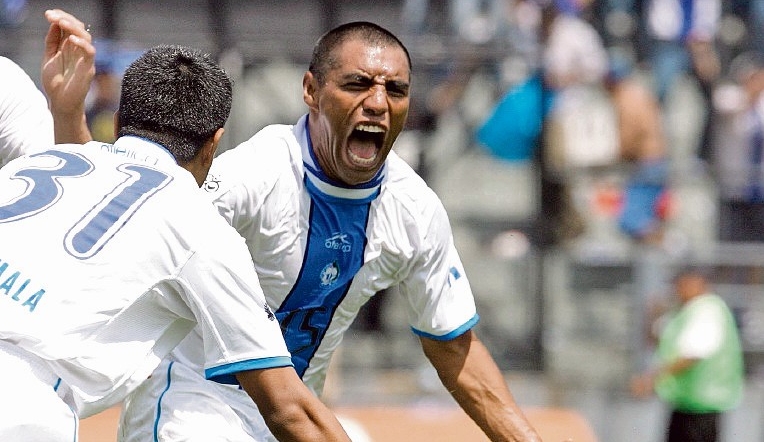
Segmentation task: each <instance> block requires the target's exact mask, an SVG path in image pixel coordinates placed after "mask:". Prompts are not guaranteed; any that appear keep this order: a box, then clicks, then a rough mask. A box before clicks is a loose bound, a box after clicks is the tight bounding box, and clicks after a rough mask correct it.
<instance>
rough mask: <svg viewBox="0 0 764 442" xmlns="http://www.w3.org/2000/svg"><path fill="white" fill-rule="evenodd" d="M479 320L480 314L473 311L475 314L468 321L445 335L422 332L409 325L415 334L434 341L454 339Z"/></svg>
mask: <svg viewBox="0 0 764 442" xmlns="http://www.w3.org/2000/svg"><path fill="white" fill-rule="evenodd" d="M479 320H480V315H478V314H477V313H475V316H473V317H472V318H471V319H470V320H469V321H467V322H465V323H464V324H462V325H461V327H459V328H457V329H456V330H453V331H452V332H450V333H446V334H445V335H433V334H430V333H427V332H423V331H421V330H417V329H415V328H414V327H411V331H413V332H414V334H415V335H418V336H422V337H424V338H430V339H434V340H436V341H450V340H452V339H456V338H458V337H459V336H461V335H463V334H464V333H465V332H466V331H467V330H469V329H471V328H472V327H474V326H475V324H477V323H478V321H479Z"/></svg>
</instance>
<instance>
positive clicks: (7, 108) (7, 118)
mask: <svg viewBox="0 0 764 442" xmlns="http://www.w3.org/2000/svg"><path fill="white" fill-rule="evenodd" d="M6 64H7V66H6ZM0 68H2V70H3V76H4V77H5V78H4V80H6V84H5V86H3V87H0V106H1V107H2V109H0V112H2V113H3V121H2V122H0V166H2V165H4V164H5V163H7V162H9V161H11V160H13V159H15V158H18V157H20V156H22V155H27V154H30V153H35V152H40V151H42V150H45V149H48V148H49V147H51V146H53V117H52V116H51V115H50V112H49V111H48V102H47V100H46V98H45V96H44V95H43V94H42V92H41V91H40V90H39V89H37V87H36V86H35V84H34V83H33V82H32V79H31V78H29V76H28V75H27V74H26V73H25V72H24V71H23V70H21V68H19V67H18V66H16V65H13V64H10V62H7V63H3V64H1V65H0ZM12 89H13V90H12Z"/></svg>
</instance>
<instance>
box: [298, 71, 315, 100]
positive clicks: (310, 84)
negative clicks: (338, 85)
mask: <svg viewBox="0 0 764 442" xmlns="http://www.w3.org/2000/svg"><path fill="white" fill-rule="evenodd" d="M316 83H317V80H316V77H315V76H314V75H313V73H312V72H310V71H306V72H305V75H303V76H302V100H303V101H304V102H305V104H307V105H308V107H309V108H311V109H313V108H315V107H316V106H317V105H318V100H317V98H316V91H317V90H318V85H317V84H316Z"/></svg>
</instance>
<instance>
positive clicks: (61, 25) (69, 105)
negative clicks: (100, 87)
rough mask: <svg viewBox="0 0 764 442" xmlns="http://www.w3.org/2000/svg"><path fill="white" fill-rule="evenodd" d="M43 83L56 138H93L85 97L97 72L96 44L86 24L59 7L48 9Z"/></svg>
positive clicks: (80, 139) (80, 140)
mask: <svg viewBox="0 0 764 442" xmlns="http://www.w3.org/2000/svg"><path fill="white" fill-rule="evenodd" d="M45 18H46V19H47V20H48V22H49V23H50V27H49V28H48V34H47V35H46V36H45V53H44V55H43V60H42V72H41V77H42V84H43V88H44V89H45V93H46V95H47V96H48V106H49V107H50V110H51V113H52V114H53V120H54V123H55V131H56V142H58V143H61V142H84V141H88V140H90V132H89V131H87V129H86V127H87V126H86V124H85V97H86V96H87V93H88V91H89V90H90V84H91V82H92V81H93V77H94V76H95V53H96V50H95V46H93V44H92V36H91V35H90V32H89V31H88V29H87V28H86V26H85V24H84V23H83V22H82V21H80V20H79V19H77V18H76V17H75V16H73V15H71V14H69V13H67V12H65V11H62V10H60V9H51V10H47V11H45Z"/></svg>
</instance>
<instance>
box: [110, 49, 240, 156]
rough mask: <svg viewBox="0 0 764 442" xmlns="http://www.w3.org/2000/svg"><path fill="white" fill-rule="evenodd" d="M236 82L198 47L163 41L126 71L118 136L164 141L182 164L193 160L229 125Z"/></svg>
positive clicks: (123, 81) (120, 102) (123, 80)
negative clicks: (220, 130)
mask: <svg viewBox="0 0 764 442" xmlns="http://www.w3.org/2000/svg"><path fill="white" fill-rule="evenodd" d="M232 90H233V85H232V81H231V79H230V77H229V76H228V74H226V73H225V71H223V69H221V68H220V67H219V66H218V65H217V63H215V61H213V60H212V58H211V57H210V56H209V55H207V54H204V53H202V52H201V51H199V50H196V49H193V48H189V47H184V46H176V45H160V46H156V47H154V48H151V49H149V50H148V51H146V52H144V53H143V54H142V55H141V56H140V57H138V59H136V60H135V61H134V62H133V63H131V64H130V66H129V67H128V68H127V70H126V71H125V74H124V76H123V78H122V89H121V93H120V99H119V136H124V135H135V136H139V137H143V138H147V139H149V140H151V141H154V142H156V143H159V144H161V145H162V146H164V147H165V148H166V149H167V150H169V151H170V153H172V154H173V155H174V156H175V159H176V160H177V161H178V162H179V163H185V162H188V161H190V160H192V159H193V158H194V157H195V156H196V154H197V153H198V151H199V149H200V148H201V147H202V146H203V145H204V143H205V142H206V141H207V140H209V139H210V137H212V136H213V135H214V134H215V132H216V131H217V130H218V129H220V128H221V127H223V126H224V125H225V122H226V120H227V119H228V115H229V114H230V112H231V102H232V99H233V98H232V97H233V92H232Z"/></svg>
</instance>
